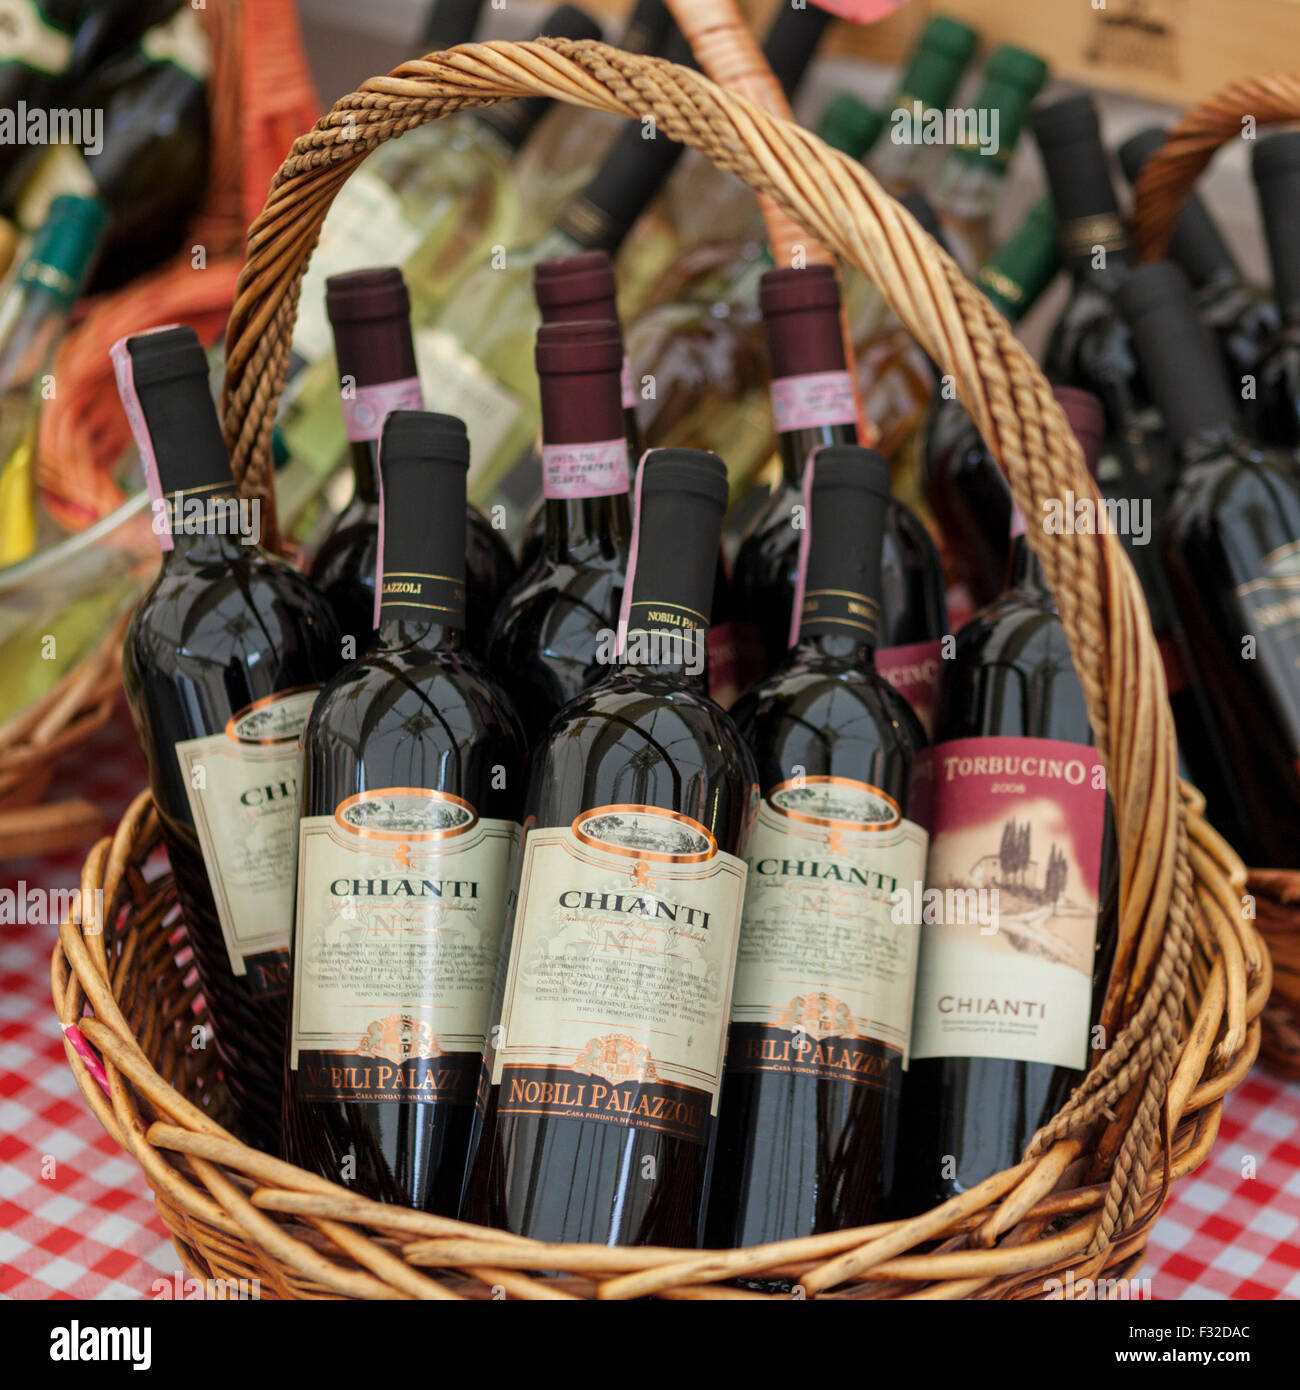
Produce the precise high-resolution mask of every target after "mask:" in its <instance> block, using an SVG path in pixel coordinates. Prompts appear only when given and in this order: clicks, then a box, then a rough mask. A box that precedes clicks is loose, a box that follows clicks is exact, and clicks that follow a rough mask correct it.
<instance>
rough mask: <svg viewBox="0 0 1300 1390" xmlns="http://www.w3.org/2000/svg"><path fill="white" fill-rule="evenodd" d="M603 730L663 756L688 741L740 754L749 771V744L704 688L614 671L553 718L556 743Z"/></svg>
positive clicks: (553, 741)
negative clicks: (698, 688)
mask: <svg viewBox="0 0 1300 1390" xmlns="http://www.w3.org/2000/svg"><path fill="white" fill-rule="evenodd" d="M601 731H605V732H606V733H607V734H608V736H611V737H613V738H616V739H617V742H618V743H619V745H620V746H623V747H626V746H628V745H634V746H637V747H638V748H640V749H642V750H646V749H653V750H655V751H657V752H658V753H659V754H660V755H661V756H662V757H664V758H665V759H667V758H671V756H672V755H673V753H674V751H678V750H680V749H681V748H682V747H684V746H685V745H687V744H690V745H694V746H696V747H698V748H701V749H705V750H709V749H713V750H716V751H717V752H718V753H719V754H721V755H724V756H725V755H730V756H733V757H738V758H740V759H741V761H742V762H743V763H744V764H745V765H746V766H747V767H748V768H749V769H750V770H751V771H752V767H753V762H752V758H751V756H750V752H749V747H748V745H747V744H746V742H745V740H744V738H743V737H742V735H741V733H740V731H739V729H738V728H737V726H736V722H735V720H734V719H733V718H732V716H731V715H730V714H729V713H728V711H726V710H724V709H723V708H722V706H721V705H719V704H718V703H717V702H716V701H715V700H713V699H711V698H710V697H709V696H708V695H706V694H704V692H703V691H700V690H696V689H693V688H691V687H690V686H688V685H683V684H681V683H680V682H678V681H677V680H674V679H672V678H657V677H654V676H646V675H642V674H639V673H638V674H634V675H621V674H620V675H614V676H609V677H606V679H605V680H603V681H601V682H599V683H598V684H597V685H595V686H593V687H592V688H591V689H590V690H587V691H584V692H583V693H582V694H581V695H579V696H577V697H576V698H575V699H573V700H570V701H569V703H568V704H567V705H565V706H564V707H563V708H562V709H561V710H560V711H559V713H558V714H556V716H555V718H554V720H553V721H552V722H551V726H550V729H549V730H548V733H547V738H548V742H549V744H550V746H551V747H552V748H554V747H555V746H556V745H557V744H562V743H563V742H564V741H565V740H572V739H578V740H585V739H587V738H590V737H594V736H597V734H598V733H599V732H601Z"/></svg>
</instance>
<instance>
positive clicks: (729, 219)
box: [619, 0, 831, 305]
mask: <svg viewBox="0 0 1300 1390" xmlns="http://www.w3.org/2000/svg"><path fill="white" fill-rule="evenodd" d="M830 22H831V15H830V12H829V11H828V10H824V9H820V8H818V7H817V6H816V5H800V6H797V7H796V6H794V5H791V4H790V3H788V0H782V3H780V4H779V5H778V6H777V7H776V11H775V13H774V14H773V16H772V20H771V23H770V24H769V25H768V28H767V31H766V33H765V34H764V35H763V40H762V44H761V50H762V53H763V57H764V59H765V60H766V61H767V65H768V67H769V69H770V70H771V73H772V76H773V77H774V78H776V80H777V83H778V85H779V86H780V88H781V90H782V92H784V94H785V96H786V98H787V99H788V100H790V101H793V100H794V98H795V96H796V94H797V93H798V91H799V89H800V87H801V86H802V84H803V80H804V77H805V76H806V74H807V72H808V69H809V67H811V65H812V62H813V59H814V58H815V57H816V56H817V49H818V46H819V45H820V43H821V41H822V38H823V37H824V35H825V33H826V30H827V27H828V26H829V24H830ZM664 199H665V202H666V203H667V204H668V208H667V214H668V220H669V222H670V223H671V225H672V230H673V240H674V242H675V249H676V251H678V252H680V251H681V250H683V249H685V248H688V247H693V246H698V245H700V244H701V243H704V242H712V243H718V242H735V241H737V240H739V239H742V238H750V237H754V236H759V237H761V236H763V225H762V214H761V212H760V211H759V208H758V205H757V203H756V201H755V199H754V192H753V189H751V188H750V187H749V185H748V184H747V183H745V182H744V181H743V180H742V179H740V178H738V177H737V176H736V175H735V174H731V173H728V172H726V171H725V170H723V169H720V168H718V166H717V165H716V164H714V163H713V161H712V160H710V159H708V158H707V157H706V156H705V155H702V154H700V153H699V152H698V151H696V150H691V151H689V152H688V153H687V154H686V156H685V158H684V159H683V160H682V162H681V164H680V166H679V167H678V168H677V169H676V170H675V171H674V173H673V176H672V178H671V179H670V180H669V182H668V185H667V187H666V188H665V190H664ZM631 249H632V248H631V247H629V248H628V251H629V252H630V251H631ZM622 259H623V260H624V261H625V259H626V253H625V256H624V258H622ZM671 259H672V256H671V254H670V248H667V247H665V248H664V249H663V250H662V251H661V253H660V262H659V264H660V266H666V265H667V264H668V262H669V261H670V260H671ZM619 269H620V278H621V279H622V280H623V281H629V282H630V281H633V280H634V278H635V276H634V275H633V274H629V273H628V267H627V266H626V264H620V267H619ZM650 269H651V268H650V267H649V266H646V267H645V268H644V270H643V271H642V273H643V274H644V273H647V272H649V271H650ZM632 292H633V295H635V285H633V289H632ZM633 303H634V305H635V304H637V301H636V299H635V298H634V299H633Z"/></svg>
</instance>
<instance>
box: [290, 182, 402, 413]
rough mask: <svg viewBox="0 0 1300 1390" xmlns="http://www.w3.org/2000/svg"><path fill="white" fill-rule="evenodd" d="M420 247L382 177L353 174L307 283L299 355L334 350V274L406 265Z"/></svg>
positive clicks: (296, 330)
mask: <svg viewBox="0 0 1300 1390" xmlns="http://www.w3.org/2000/svg"><path fill="white" fill-rule="evenodd" d="M419 244H420V233H419V230H418V229H417V228H416V227H415V226H414V224H413V223H412V221H411V219H410V218H409V217H407V216H406V215H405V213H404V212H403V211H402V200H401V199H400V198H399V197H398V196H397V194H396V193H394V192H393V190H392V189H391V188H390V187H389V186H388V184H386V183H385V182H384V180H383V179H382V178H380V177H379V175H378V174H372V173H368V172H367V170H366V168H365V166H364V165H363V166H362V167H361V168H360V169H358V170H357V171H356V173H354V174H352V175H351V176H350V177H349V178H348V181H347V183H346V184H345V185H344V186H343V188H342V189H341V190H340V191H339V195H338V197H337V198H335V200H334V202H333V203H332V204H331V205H330V210H329V215H328V216H327V217H326V218H325V222H324V224H323V225H322V227H321V231H320V240H319V241H317V243H316V249H315V250H314V251H313V252H312V257H311V260H310V261H309V262H308V263H307V270H306V273H305V274H304V275H303V278H302V288H301V289H300V291H299V294H298V317H297V320H296V322H295V323H294V327H293V349H294V351H295V352H296V353H297V354H298V356H299V357H302V358H303V359H305V360H306V361H308V362H318V361H320V359H321V358H322V357H328V356H329V355H330V354H331V353H332V352H333V351H334V333H333V330H332V329H331V328H330V321H329V315H328V314H327V313H326V311H325V281H326V280H327V279H328V278H329V277H330V276H331V275H341V274H343V273H344V272H345V271H348V270H364V269H365V268H366V267H367V266H375V265H403V264H404V263H405V262H406V260H407V258H408V257H409V256H410V255H411V253H412V252H413V251H414V250H415V249H416V247H417V246H419ZM331 408H332V407H331Z"/></svg>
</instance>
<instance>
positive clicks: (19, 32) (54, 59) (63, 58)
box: [0, 0, 72, 77]
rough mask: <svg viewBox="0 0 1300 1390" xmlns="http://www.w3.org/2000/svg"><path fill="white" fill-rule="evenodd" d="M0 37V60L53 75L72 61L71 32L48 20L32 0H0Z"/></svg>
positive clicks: (0, 61) (56, 74) (61, 70)
mask: <svg viewBox="0 0 1300 1390" xmlns="http://www.w3.org/2000/svg"><path fill="white" fill-rule="evenodd" d="M0 41H2V42H0V50H2V52H0V64H3V63H21V64H22V65H23V66H24V67H25V68H32V69H33V70H34V71H36V72H43V73H46V74H48V75H49V76H51V77H55V76H58V75H59V74H60V73H62V72H65V71H66V70H67V67H68V64H69V63H70V62H71V61H72V35H71V34H68V33H65V32H64V31H63V30H62V29H59V28H56V27H55V26H54V25H53V24H51V23H50V22H49V20H47V19H46V18H45V16H44V15H43V14H42V13H41V7H40V6H39V5H37V4H36V3H35V0H0Z"/></svg>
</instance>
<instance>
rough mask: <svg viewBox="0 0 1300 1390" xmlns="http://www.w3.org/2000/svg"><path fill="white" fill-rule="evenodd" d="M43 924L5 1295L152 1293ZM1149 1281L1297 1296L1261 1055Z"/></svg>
mask: <svg viewBox="0 0 1300 1390" xmlns="http://www.w3.org/2000/svg"><path fill="white" fill-rule="evenodd" d="M74 770H75V775H76V778H77V786H78V790H79V792H80V794H81V795H84V796H87V797H89V798H90V799H91V800H93V801H94V802H96V804H98V805H101V806H104V807H106V808H108V809H110V810H111V811H112V812H113V813H114V814H117V813H119V812H120V811H121V810H122V809H123V808H124V807H125V806H126V804H127V802H128V801H129V800H130V798H131V796H132V795H133V794H134V793H135V792H136V791H137V790H138V789H139V788H140V787H141V786H143V785H144V766H143V763H142V761H141V759H140V756H139V753H138V751H137V749H136V746H135V739H134V735H133V733H132V731H131V728H130V724H129V722H128V721H127V719H126V718H125V717H124V716H123V715H119V717H118V718H117V719H116V720H114V721H112V722H110V723H109V724H108V725H107V726H106V727H105V728H104V729H103V730H102V731H101V732H100V733H99V735H98V736H97V737H96V739H95V740H94V742H93V743H92V744H91V745H90V746H89V747H88V748H86V749H83V750H81V751H80V752H79V753H78V754H76V755H75V758H74V759H73V760H72V762H71V763H70V766H69V768H68V777H69V778H71V776H72V775H73V772H74ZM82 857H83V856H82V855H81V854H69V855H61V856H55V857H51V858H47V859H42V860H39V861H30V862H27V863H17V864H8V865H5V866H3V868H2V869H0V882H3V884H4V886H10V887H12V886H15V885H16V884H17V883H18V882H26V883H28V884H32V885H35V886H40V887H42V888H61V887H72V886H74V885H75V884H76V882H77V878H78V873H79V870H80V867H81V862H82ZM53 939H54V928H53V927H50V926H0V1296H7V1297H10V1298H148V1297H149V1296H150V1295H151V1293H152V1292H153V1285H154V1283H155V1281H157V1280H167V1281H169V1282H171V1281H173V1280H174V1279H175V1278H176V1277H177V1275H178V1274H179V1273H180V1271H181V1265H180V1261H179V1259H178V1257H177V1255H176V1252H175V1251H174V1250H173V1248H172V1245H171V1241H170V1239H169V1237H168V1235H167V1232H166V1229H165V1227H164V1226H163V1224H162V1222H161V1221H160V1220H159V1218H158V1216H157V1214H156V1213H155V1211H154V1209H153V1203H152V1201H151V1200H150V1197H149V1189H148V1187H147V1185H146V1183H145V1181H144V1177H143V1175H142V1174H141V1172H140V1169H139V1167H138V1166H137V1164H136V1162H135V1160H134V1159H132V1158H130V1157H128V1156H127V1155H126V1154H124V1153H123V1152H122V1151H121V1150H120V1149H119V1148H118V1147H117V1145H116V1144H115V1143H114V1142H113V1141H112V1140H111V1139H110V1138H109V1137H108V1135H107V1134H105V1132H104V1131H103V1129H102V1128H101V1127H100V1125H99V1122H98V1121H97V1120H96V1119H95V1118H94V1117H93V1116H92V1115H91V1113H90V1111H89V1110H88V1109H87V1108H86V1105H85V1103H84V1101H83V1100H82V1098H81V1094H80V1092H79V1091H78V1090H77V1086H76V1083H75V1082H74V1081H73V1079H72V1073H71V1072H70V1071H69V1069H68V1065H67V1062H66V1061H65V1059H64V1052H63V1044H62V1041H61V1040H60V1035H59V1029H58V1025H57V1023H56V1021H55V1018H54V1010H53V1006H52V1004H51V1002H50V992H49V964H50V951H51V948H52V946H53ZM1140 1278H1141V1279H1142V1280H1143V1281H1149V1283H1146V1282H1144V1284H1143V1286H1142V1290H1141V1292H1142V1294H1143V1295H1144V1296H1152V1297H1155V1298H1160V1299H1177V1298H1217V1299H1258V1298H1297V1297H1300V1085H1295V1084H1288V1083H1286V1082H1283V1081H1280V1080H1279V1079H1278V1078H1276V1077H1274V1076H1273V1075H1271V1074H1270V1073H1269V1072H1266V1071H1263V1070H1260V1069H1258V1068H1257V1069H1256V1070H1255V1071H1254V1072H1253V1073H1252V1074H1251V1076H1250V1077H1249V1079H1248V1080H1247V1081H1246V1083H1245V1084H1244V1085H1243V1086H1241V1087H1240V1088H1239V1089H1238V1090H1236V1091H1234V1092H1233V1093H1232V1095H1230V1096H1229V1097H1228V1101H1227V1104H1226V1106H1225V1107H1224V1112H1223V1121H1222V1124H1221V1126H1220V1129H1219V1138H1218V1142H1217V1143H1216V1145H1215V1147H1214V1150H1213V1152H1212V1153H1211V1155H1210V1158H1209V1159H1208V1161H1207V1162H1206V1163H1205V1164H1204V1165H1203V1166H1202V1167H1201V1168H1200V1169H1199V1170H1198V1171H1197V1172H1196V1173H1195V1174H1193V1175H1192V1176H1191V1177H1189V1178H1184V1179H1183V1180H1182V1181H1181V1182H1179V1183H1178V1184H1176V1185H1175V1187H1174V1190H1173V1194H1172V1196H1171V1197H1170V1200H1169V1203H1168V1205H1167V1206H1166V1208H1165V1211H1164V1212H1163V1214H1162V1215H1161V1218H1160V1220H1159V1222H1158V1223H1157V1224H1156V1226H1155V1229H1154V1231H1153V1233H1152V1235H1151V1239H1150V1259H1149V1261H1148V1263H1147V1266H1146V1268H1145V1269H1143V1271H1142V1273H1141V1276H1140Z"/></svg>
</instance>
